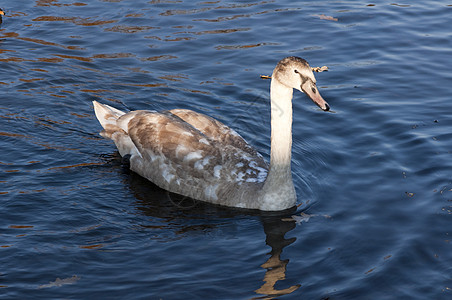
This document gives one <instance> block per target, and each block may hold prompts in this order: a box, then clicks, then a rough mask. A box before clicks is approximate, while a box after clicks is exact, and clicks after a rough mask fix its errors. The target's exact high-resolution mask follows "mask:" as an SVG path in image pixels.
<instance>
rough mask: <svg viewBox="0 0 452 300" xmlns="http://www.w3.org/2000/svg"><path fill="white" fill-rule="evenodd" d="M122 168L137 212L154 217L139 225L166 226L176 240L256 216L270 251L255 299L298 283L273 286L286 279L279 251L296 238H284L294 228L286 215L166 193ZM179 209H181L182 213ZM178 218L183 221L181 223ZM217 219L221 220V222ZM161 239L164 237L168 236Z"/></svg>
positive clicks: (280, 292)
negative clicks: (156, 219) (226, 223)
mask: <svg viewBox="0 0 452 300" xmlns="http://www.w3.org/2000/svg"><path fill="white" fill-rule="evenodd" d="M124 171H125V172H127V173H129V175H130V176H128V185H129V188H130V190H131V191H132V192H133V193H134V196H135V198H136V199H137V202H136V204H137V208H138V209H139V210H140V212H141V213H144V214H145V215H147V216H151V217H153V219H154V218H158V224H148V225H141V226H143V227H146V228H150V229H161V230H164V231H166V232H167V231H168V229H169V230H170V231H173V232H174V234H175V235H177V236H178V237H177V238H176V239H178V238H180V235H181V234H182V235H184V234H187V233H188V232H192V231H199V230H201V231H204V232H206V231H211V230H215V228H216V227H217V226H219V225H220V224H223V223H224V222H230V220H231V219H233V218H234V217H237V216H238V215H243V214H246V215H249V216H250V217H255V216H256V215H257V216H260V217H261V220H262V224H263V227H264V232H265V236H266V244H267V245H268V246H270V247H271V251H270V253H269V254H270V257H269V258H268V260H267V261H266V262H265V263H264V264H262V265H261V267H262V268H264V269H266V273H265V276H264V279H263V282H264V283H263V284H262V286H261V287H260V288H259V289H257V290H256V291H255V292H256V293H257V294H261V295H265V296H259V297H257V298H255V299H271V298H273V297H276V296H282V295H287V294H290V293H292V292H294V291H296V290H297V289H298V288H299V287H300V285H299V284H297V285H292V286H290V287H288V288H284V289H277V288H276V287H275V285H276V284H277V282H278V281H281V280H285V279H286V269H287V264H288V263H289V259H285V260H281V253H282V251H283V249H284V248H285V247H286V246H288V245H290V244H292V243H293V242H295V240H296V238H295V237H293V238H289V239H286V238H285V235H286V233H287V232H289V231H290V230H292V229H294V228H295V226H296V223H295V222H287V221H284V220H285V219H286V218H284V216H281V215H274V216H273V215H271V213H270V214H269V213H265V212H257V211H249V210H237V209H231V208H223V207H220V206H214V205H210V204H207V203H203V202H199V201H196V200H193V199H191V198H188V197H184V196H180V195H176V194H173V193H169V192H167V191H165V190H162V189H160V188H159V187H157V186H155V185H154V184H152V183H151V182H149V181H147V180H146V179H144V178H142V177H141V176H139V175H137V174H135V173H133V172H129V171H128V170H127V169H124ZM181 211H183V213H182V214H181ZM290 213H291V212H289V214H290ZM292 213H293V212H292ZM200 216H202V217H200ZM181 218H182V219H186V220H187V221H186V222H184V221H182V222H181V221H180V220H181ZM195 219H196V221H197V222H199V223H197V224H196V225H194V224H193V222H192V221H194V220H195ZM212 219H215V220H212ZM218 219H220V222H218ZM221 219H224V222H222V221H221ZM228 219H229V220H228ZM176 220H179V221H176ZM188 220H189V221H188ZM165 238H168V236H166V237H165ZM170 239H171V238H170Z"/></svg>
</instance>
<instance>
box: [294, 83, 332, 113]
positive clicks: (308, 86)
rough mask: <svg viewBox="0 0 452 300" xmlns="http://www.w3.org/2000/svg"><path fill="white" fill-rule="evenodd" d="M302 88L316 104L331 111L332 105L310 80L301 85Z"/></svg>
mask: <svg viewBox="0 0 452 300" xmlns="http://www.w3.org/2000/svg"><path fill="white" fill-rule="evenodd" d="M301 90H302V91H303V92H304V93H305V94H306V95H308V97H309V98H311V100H312V101H314V103H315V104H317V105H318V107H320V108H321V109H322V110H324V111H329V110H330V106H329V105H328V103H327V102H326V101H325V100H323V98H322V96H321V95H320V92H319V90H318V89H317V87H316V86H315V84H313V83H312V82H311V81H310V80H307V81H306V82H304V83H303V84H302V85H301Z"/></svg>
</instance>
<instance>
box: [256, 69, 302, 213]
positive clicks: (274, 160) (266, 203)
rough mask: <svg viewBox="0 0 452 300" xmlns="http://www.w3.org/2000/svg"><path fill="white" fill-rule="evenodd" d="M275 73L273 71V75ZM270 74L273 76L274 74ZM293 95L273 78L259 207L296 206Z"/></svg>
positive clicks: (291, 90)
mask: <svg viewBox="0 0 452 300" xmlns="http://www.w3.org/2000/svg"><path fill="white" fill-rule="evenodd" d="M273 75H275V74H273ZM273 75H272V78H275V76H273ZM292 96H293V89H291V88H289V87H287V86H285V85H283V84H282V83H280V82H279V81H277V80H276V79H272V83H271V86H270V98H271V127H272V134H271V153H270V170H269V171H268V175H267V178H266V180H265V183H264V186H263V187H262V190H261V192H260V197H259V198H260V202H261V204H260V205H261V207H260V209H263V210H282V209H286V208H290V207H292V206H294V205H295V202H296V194H295V188H294V185H293V181H292V172H291V169H290V161H291V157H292Z"/></svg>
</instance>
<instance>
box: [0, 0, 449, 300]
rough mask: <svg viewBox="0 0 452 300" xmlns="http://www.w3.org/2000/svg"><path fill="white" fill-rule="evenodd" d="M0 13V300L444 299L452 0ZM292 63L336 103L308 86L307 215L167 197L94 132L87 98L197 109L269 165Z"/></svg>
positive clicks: (8, 5)
mask: <svg viewBox="0 0 452 300" xmlns="http://www.w3.org/2000/svg"><path fill="white" fill-rule="evenodd" d="M1 5H2V8H3V9H5V11H6V13H7V16H6V17H4V18H3V24H2V25H1V27H0V69H1V72H0V87H1V91H2V93H1V100H0V116H1V118H0V139H1V143H0V149H1V150H0V151H1V152H0V153H1V154H2V155H1V158H0V194H1V198H0V199H1V200H0V204H1V207H0V211H1V219H0V230H1V231H0V252H1V255H0V262H1V264H0V266H1V267H0V286H1V288H0V298H4V299H30V298H40V299H49V298H65V299H83V298H108V299H270V298H271V297H278V299H450V298H451V296H452V267H451V266H452V255H451V253H452V249H451V239H452V237H451V229H452V228H451V221H452V220H451V217H452V216H451V212H452V204H451V202H452V169H451V168H452V160H451V157H452V154H451V153H452V134H451V131H450V128H451V126H452V106H451V105H450V100H451V99H450V83H451V80H452V72H451V67H452V63H451V61H452V60H451V55H452V42H451V40H452V39H451V38H452V27H451V25H450V14H451V13H452V6H451V4H450V3H449V2H446V1H426V0H424V1H416V3H413V4H410V3H409V2H402V3H394V2H392V1H376V2H362V1H316V2H311V1H298V2H293V1H277V2H276V1H255V2H252V1H240V2H233V1H210V2H209V1H206V2H190V1H144V0H143V1H125V0H123V1H121V0H116V1H113V0H111V1H106V0H105V1H85V0H80V1H77V2H72V1H42V0H41V1H8V2H3V3H2V4H1ZM290 55H296V56H301V57H303V58H305V59H307V60H308V61H309V62H310V64H311V65H312V66H323V65H326V66H328V67H329V69H330V70H329V71H328V72H323V73H317V74H316V77H317V81H318V86H319V88H320V92H321V93H322V95H323V97H324V98H325V99H326V100H327V101H328V102H329V104H330V106H331V108H332V112H330V113H325V112H322V111H320V110H319V109H318V108H317V107H316V106H315V105H314V104H313V103H311V102H310V101H309V100H308V99H307V98H306V97H305V96H304V95H302V94H301V93H296V94H295V99H294V128H293V135H294V144H293V166H292V169H293V174H294V181H295V186H296V189H297V193H298V203H299V204H300V207H299V209H298V211H296V212H291V213H290V212H289V213H286V214H284V215H278V214H277V215H265V214H262V215H261V214H259V213H249V212H243V211H236V210H233V209H225V208H219V207H214V206H211V205H207V204H202V203H195V202H192V201H191V200H187V199H185V200H184V199H181V198H180V197H177V196H175V195H168V194H167V193H165V192H164V191H161V190H159V189H158V188H156V187H155V186H153V185H152V184H150V183H148V182H147V181H145V180H143V179H142V178H140V177H139V176H137V175H136V174H133V173H130V172H129V171H128V170H127V169H126V168H125V167H124V166H122V165H121V160H120V157H119V155H118V154H117V152H116V151H115V148H114V145H113V144H112V143H111V142H110V141H107V140H104V139H102V138H101V137H100V136H99V135H98V132H99V131H100V129H101V128H100V125H99V124H98V122H97V120H96V119H95V117H94V114H93V111H92V105H91V101H92V100H98V101H100V102H103V103H107V104H110V105H113V106H116V107H118V108H120V109H171V108H189V109H194V110H197V111H201V112H204V113H206V114H209V115H211V116H213V117H216V118H218V119H219V120H220V121H222V122H224V123H226V124H228V125H230V126H231V127H233V128H234V129H236V130H237V131H238V132H240V133H241V134H242V135H243V136H244V137H245V138H246V139H247V140H248V141H250V143H252V144H253V145H254V146H255V147H256V148H257V149H259V151H260V152H261V153H262V154H263V155H264V156H265V157H266V158H267V159H268V157H269V148H268V144H269V133H270V128H269V122H268V121H267V118H268V117H269V105H268V99H269V97H268V88H269V81H268V80H263V79H260V78H259V75H270V74H271V72H272V69H273V68H274V66H275V64H276V62H277V61H278V60H279V59H281V58H283V57H286V56H290ZM302 212H303V214H302ZM294 219H295V220H296V221H297V222H295V221H294Z"/></svg>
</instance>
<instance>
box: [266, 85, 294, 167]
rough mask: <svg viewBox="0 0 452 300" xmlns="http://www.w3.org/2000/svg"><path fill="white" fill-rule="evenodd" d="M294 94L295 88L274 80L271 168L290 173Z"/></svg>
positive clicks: (272, 88) (271, 98)
mask: <svg viewBox="0 0 452 300" xmlns="http://www.w3.org/2000/svg"><path fill="white" fill-rule="evenodd" d="M292 96H293V89H292V88H289V87H287V86H285V85H283V84H282V83H280V82H279V81H277V80H272V83H271V87H270V100H271V155H270V166H271V169H284V170H285V171H288V172H289V173H290V161H291V156H292Z"/></svg>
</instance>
